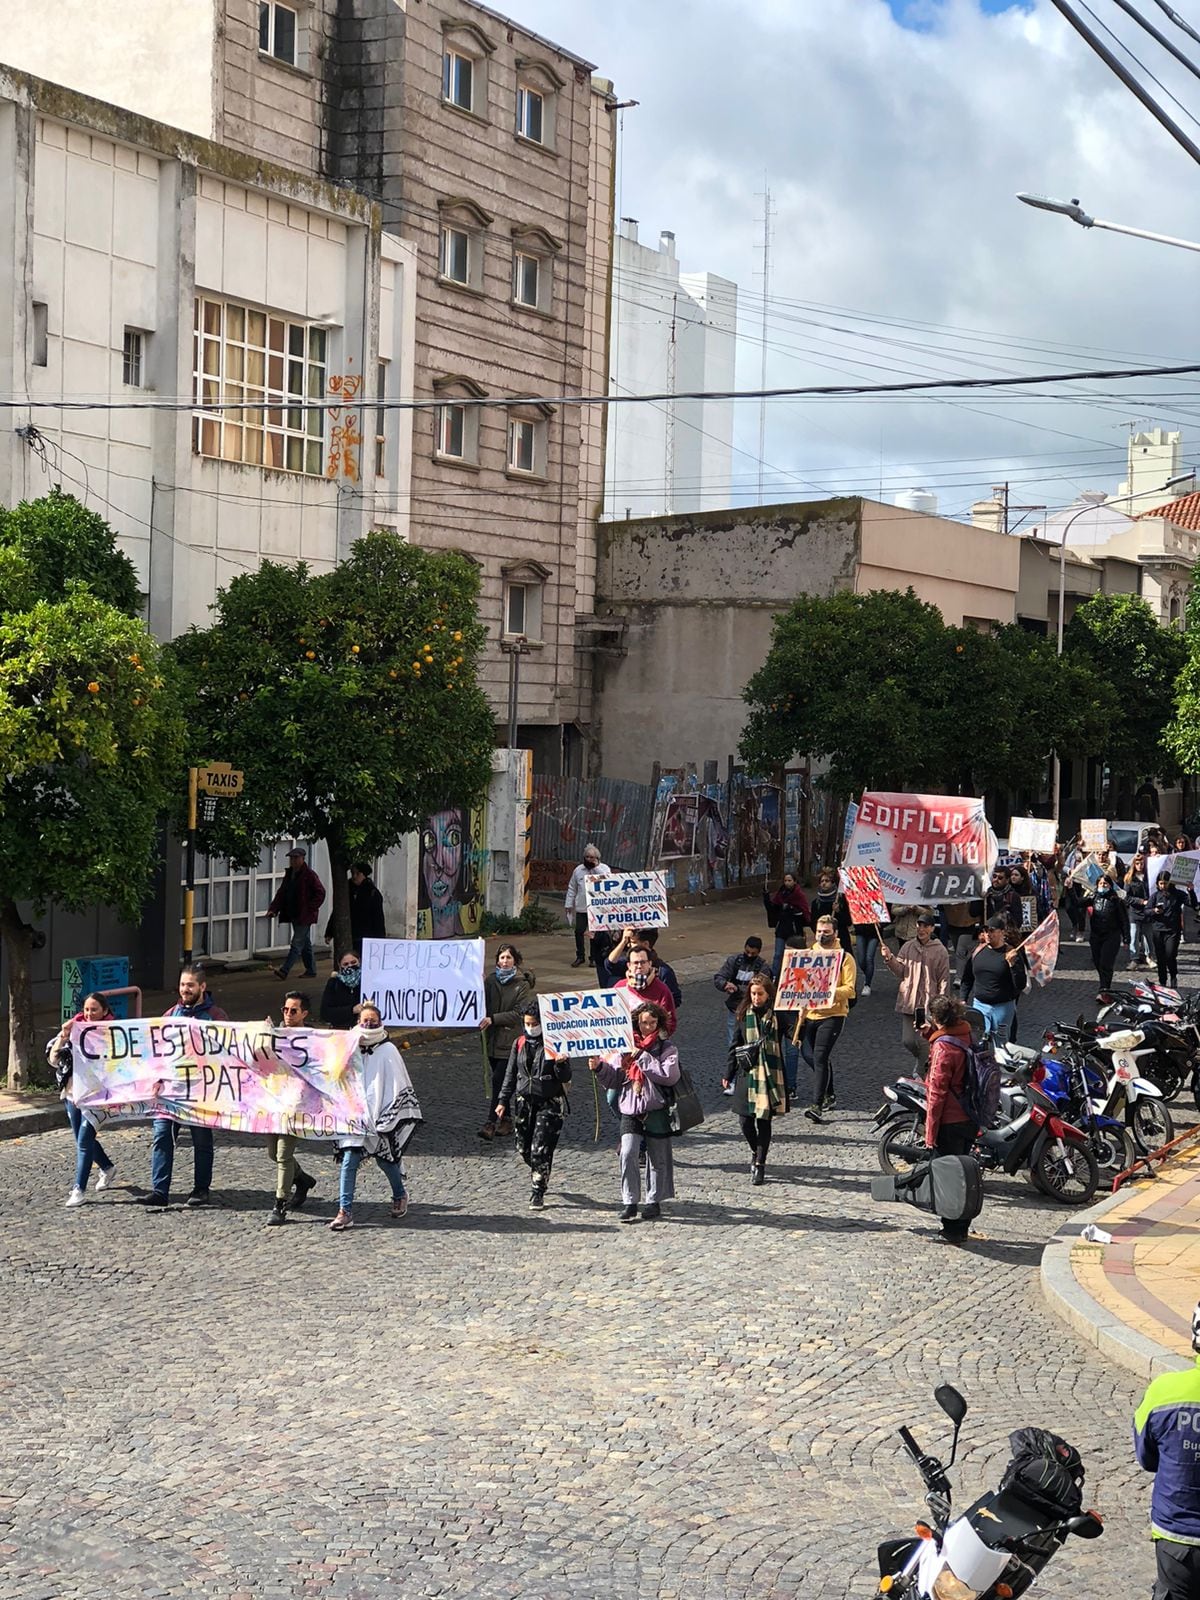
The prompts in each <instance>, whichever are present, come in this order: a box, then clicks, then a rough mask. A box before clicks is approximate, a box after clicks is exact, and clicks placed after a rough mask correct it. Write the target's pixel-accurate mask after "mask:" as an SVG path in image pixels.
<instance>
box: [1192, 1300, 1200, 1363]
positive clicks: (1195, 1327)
mask: <svg viewBox="0 0 1200 1600" xmlns="http://www.w3.org/2000/svg"><path fill="white" fill-rule="evenodd" d="M1192 1349H1193V1350H1195V1351H1196V1353H1197V1355H1200V1301H1197V1303H1196V1309H1195V1310H1194V1311H1193V1312H1192Z"/></svg>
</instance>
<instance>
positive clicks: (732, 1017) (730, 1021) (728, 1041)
mask: <svg viewBox="0 0 1200 1600" xmlns="http://www.w3.org/2000/svg"><path fill="white" fill-rule="evenodd" d="M736 1032H737V1013H736V1011H727V1012H726V1013H725V1052H726V1054H728V1053H729V1051H730V1050H732V1049H733V1036H734V1034H735V1033H736Z"/></svg>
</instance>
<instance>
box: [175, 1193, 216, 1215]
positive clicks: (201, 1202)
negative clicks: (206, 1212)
mask: <svg viewBox="0 0 1200 1600" xmlns="http://www.w3.org/2000/svg"><path fill="white" fill-rule="evenodd" d="M163 1203H164V1204H165V1203H166V1202H165V1201H164V1202H163ZM184 1205H186V1206H187V1207H189V1209H190V1210H192V1211H200V1210H202V1209H203V1208H204V1207H205V1206H211V1205H212V1199H211V1197H210V1195H209V1192H208V1190H207V1189H193V1190H192V1192H191V1194H190V1195H188V1197H187V1199H186V1200H185V1201H184Z"/></svg>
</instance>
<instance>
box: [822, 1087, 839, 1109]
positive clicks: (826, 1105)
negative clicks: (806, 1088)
mask: <svg viewBox="0 0 1200 1600" xmlns="http://www.w3.org/2000/svg"><path fill="white" fill-rule="evenodd" d="M836 1105H837V1095H835V1094H834V1092H833V1090H832V1089H831V1090H830V1091H829V1093H828V1094H827V1095H826V1096H825V1098H824V1100H822V1101H821V1110H822V1111H832V1110H833V1108H834V1106H836Z"/></svg>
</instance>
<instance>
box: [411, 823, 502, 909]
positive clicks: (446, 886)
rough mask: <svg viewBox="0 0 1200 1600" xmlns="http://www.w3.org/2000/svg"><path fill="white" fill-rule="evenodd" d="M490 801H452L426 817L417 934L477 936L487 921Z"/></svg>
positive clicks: (420, 870)
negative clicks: (455, 803)
mask: <svg viewBox="0 0 1200 1600" xmlns="http://www.w3.org/2000/svg"><path fill="white" fill-rule="evenodd" d="M486 877H487V806H486V804H484V803H483V802H480V803H479V804H478V805H474V806H447V807H446V809H445V810H444V811H435V812H434V814H433V815H432V816H431V817H429V818H428V819H427V820H426V823H425V826H424V827H423V828H422V829H421V834H420V859H419V863H418V873H417V938H418V939H462V938H472V937H473V936H474V935H475V934H477V933H478V932H479V930H480V926H481V924H482V922H483V911H484V894H485V891H486Z"/></svg>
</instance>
